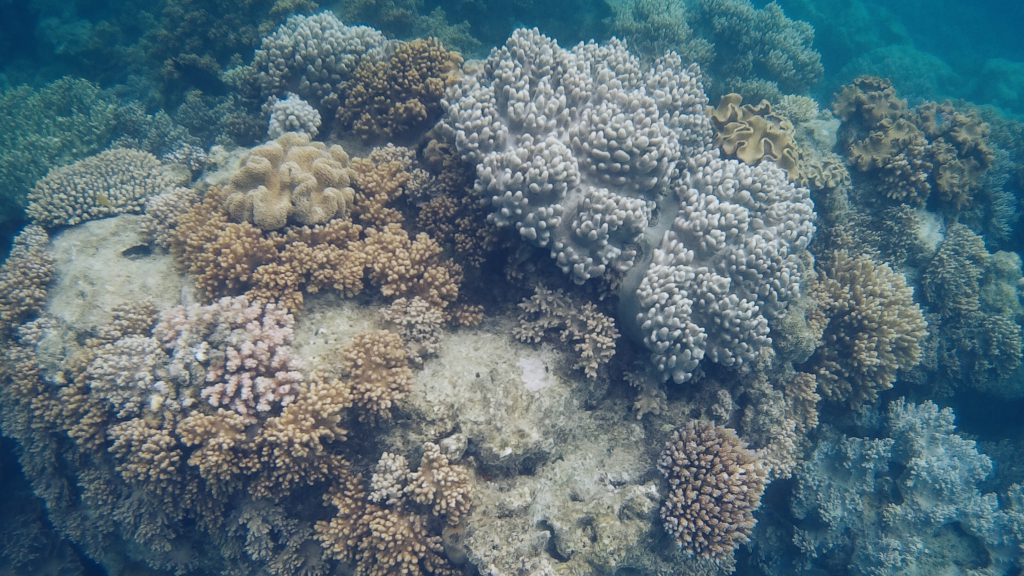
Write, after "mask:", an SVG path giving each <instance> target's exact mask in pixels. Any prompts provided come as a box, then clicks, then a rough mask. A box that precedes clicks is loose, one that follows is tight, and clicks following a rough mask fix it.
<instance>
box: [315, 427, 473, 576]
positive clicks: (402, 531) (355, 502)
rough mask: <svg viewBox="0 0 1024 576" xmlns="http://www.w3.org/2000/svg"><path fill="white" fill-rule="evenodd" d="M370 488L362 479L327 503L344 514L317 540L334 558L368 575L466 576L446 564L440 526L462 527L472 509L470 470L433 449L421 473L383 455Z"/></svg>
mask: <svg viewBox="0 0 1024 576" xmlns="http://www.w3.org/2000/svg"><path fill="white" fill-rule="evenodd" d="M369 487H370V488H371V490H370V491H369V492H367V490H366V488H365V487H364V486H363V480H362V479H361V478H359V477H358V476H354V477H352V478H350V479H349V480H348V482H347V483H346V484H345V485H344V486H338V487H337V488H335V489H334V490H332V491H330V492H328V493H327V494H326V495H325V496H324V501H325V503H326V504H327V505H329V506H333V507H334V508H336V509H337V511H338V512H337V515H336V516H334V517H333V518H332V519H331V520H328V521H320V522H317V524H316V535H317V538H318V539H319V540H320V541H321V542H322V543H323V545H324V547H325V548H326V549H327V551H328V553H329V554H330V555H332V556H334V557H336V558H338V559H341V560H345V561H347V562H350V563H352V564H353V565H354V566H355V572H356V574H366V575H367V576H385V575H388V574H407V575H410V576H416V575H423V576H427V575H442V576H443V575H452V576H454V575H455V574H457V573H458V572H457V571H456V570H455V568H454V567H453V566H452V565H451V564H450V563H449V562H448V560H447V558H446V557H445V551H444V544H443V543H442V540H441V535H440V533H439V527H438V526H437V525H438V524H440V523H441V522H444V523H447V524H449V525H456V524H458V523H459V520H460V519H461V517H462V516H463V515H464V514H466V512H467V511H468V510H469V504H470V473H469V470H467V469H466V468H464V467H462V466H458V465H453V464H451V463H450V462H449V460H448V458H447V457H446V456H445V455H444V454H442V453H441V451H440V449H439V447H438V446H437V445H436V444H433V443H427V444H425V445H424V446H423V456H422V459H421V460H420V465H419V468H418V469H417V470H415V471H412V470H410V469H409V465H408V462H407V461H406V459H405V458H403V457H402V456H400V455H397V454H393V453H389V452H385V453H383V454H382V455H381V457H380V460H379V461H378V462H377V466H376V467H375V468H374V472H373V475H372V477H371V478H370V481H369Z"/></svg>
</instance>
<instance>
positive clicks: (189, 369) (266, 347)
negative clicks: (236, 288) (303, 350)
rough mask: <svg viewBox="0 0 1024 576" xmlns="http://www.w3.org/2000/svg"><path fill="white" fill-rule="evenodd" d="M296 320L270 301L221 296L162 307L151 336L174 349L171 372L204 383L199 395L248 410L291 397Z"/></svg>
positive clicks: (296, 368)
mask: <svg viewBox="0 0 1024 576" xmlns="http://www.w3.org/2000/svg"><path fill="white" fill-rule="evenodd" d="M294 322H295V320H294V319H293V318H292V316H291V315H290V314H288V313H287V312H285V311H284V310H282V309H281V308H279V307H278V306H277V305H276V304H273V303H268V304H260V303H257V302H250V301H249V300H248V299H246V298H245V297H244V296H243V297H237V298H221V299H220V300H218V301H216V302H214V303H213V304H211V305H209V306H201V307H192V308H185V307H181V306H179V307H176V308H171V309H170V310H166V311H164V312H163V313H162V314H161V317H160V323H159V324H157V325H156V327H154V329H153V338H154V339H156V341H157V342H159V343H160V344H161V345H162V346H163V348H164V349H165V350H167V351H168V352H171V351H173V355H172V356H171V358H170V363H171V372H172V373H175V372H177V373H189V374H192V375H193V377H195V378H197V379H198V380H200V381H202V382H204V383H205V386H204V387H203V388H202V390H200V392H199V396H200V397H201V398H202V399H203V400H206V401H207V402H208V403H209V404H210V405H211V406H214V407H221V406H223V407H229V408H231V409H232V410H234V411H235V412H238V413H239V414H242V415H246V414H250V413H252V412H254V411H256V412H269V411H271V410H273V409H276V408H278V407H280V406H287V405H288V404H289V403H291V402H292V401H293V400H295V394H296V391H297V390H298V388H299V387H300V386H301V384H302V379H303V377H302V372H301V371H300V369H301V366H300V364H299V360H298V359H297V358H296V357H295V356H294V355H293V354H292V352H291V348H290V344H291V339H292V327H293V325H294Z"/></svg>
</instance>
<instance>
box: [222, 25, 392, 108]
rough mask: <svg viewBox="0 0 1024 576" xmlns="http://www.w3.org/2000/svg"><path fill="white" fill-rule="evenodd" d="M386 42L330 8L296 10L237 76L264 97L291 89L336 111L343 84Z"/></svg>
mask: <svg viewBox="0 0 1024 576" xmlns="http://www.w3.org/2000/svg"><path fill="white" fill-rule="evenodd" d="M386 44H387V40H385V38H384V36H383V35H382V34H381V33H380V32H377V31H376V30H374V29H372V28H368V27H366V26H346V25H344V24H342V22H341V21H340V20H338V18H337V17H336V16H334V14H332V13H330V12H321V13H319V14H314V15H312V16H302V15H295V16H291V17H289V18H288V20H286V21H285V22H284V24H282V25H281V26H280V27H278V28H277V30H275V31H274V33H273V34H271V35H269V36H267V37H265V38H263V40H262V41H261V42H260V46H259V48H257V49H256V54H255V56H253V60H252V63H251V64H249V65H248V66H246V67H243V68H240V69H236V70H234V71H232V72H231V74H230V76H232V79H231V81H232V82H234V83H236V84H238V85H240V86H241V87H243V88H244V87H249V89H251V90H255V92H256V93H257V94H258V98H259V99H260V100H261V101H266V100H267V99H269V98H271V97H272V96H283V95H284V94H285V93H286V92H291V93H294V94H296V95H298V96H299V98H302V99H303V100H305V101H306V102H308V103H309V104H311V105H312V106H313V107H314V108H316V109H317V110H319V111H320V112H321V113H322V114H328V113H330V115H333V110H335V109H337V108H338V106H339V105H340V104H341V102H342V100H343V97H344V95H343V94H341V93H340V92H339V90H340V89H341V85H342V84H343V83H344V82H345V81H346V80H348V79H349V78H350V77H351V76H352V74H353V73H354V72H355V70H356V68H357V67H358V66H359V63H360V62H361V61H362V59H363V58H364V56H366V55H367V54H368V53H369V52H371V51H375V50H377V51H379V50H381V49H383V48H384V47H385V45H386ZM330 115H328V116H326V117H330Z"/></svg>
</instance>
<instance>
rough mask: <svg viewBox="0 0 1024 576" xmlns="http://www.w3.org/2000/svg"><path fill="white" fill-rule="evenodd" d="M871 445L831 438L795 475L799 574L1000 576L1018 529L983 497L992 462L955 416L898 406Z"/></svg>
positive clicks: (990, 497) (929, 407)
mask: <svg viewBox="0 0 1024 576" xmlns="http://www.w3.org/2000/svg"><path fill="white" fill-rule="evenodd" d="M877 428H878V429H877V430H872V431H871V434H870V435H869V436H868V437H850V436H844V435H842V434H839V433H837V432H835V431H830V432H829V434H827V435H826V437H825V438H824V439H823V441H822V442H819V443H818V446H817V448H816V449H815V451H814V452H813V453H812V454H811V456H810V457H809V459H808V460H807V462H806V463H804V464H803V465H801V467H800V469H799V470H798V472H797V475H796V479H797V483H796V487H795V489H794V492H793V498H792V509H793V514H794V516H795V519H796V525H795V528H794V534H793V542H794V543H795V544H796V545H797V548H798V549H799V555H798V556H797V558H796V559H795V565H794V566H791V567H787V568H783V569H782V570H781V571H779V572H773V573H780V574H781V573H793V571H796V572H805V571H808V570H812V569H824V570H842V571H844V572H848V573H850V574H893V573H902V574H928V573H933V572H934V571H936V570H945V569H949V568H950V567H952V566H956V569H957V570H962V571H963V572H964V573H967V574H979V575H980V574H999V573H1002V572H1003V571H1005V570H1006V569H1008V567H1009V566H1010V565H1011V564H1012V562H1013V560H1012V558H1013V557H1014V556H1015V554H1014V553H1013V552H1012V550H1013V549H1014V548H1015V547H1017V546H1020V532H1019V529H1020V524H1019V522H1020V520H1019V518H1014V517H1013V516H1012V515H1011V514H1010V513H1008V512H1007V511H1004V510H1001V509H1000V507H999V501H998V499H997V495H996V494H994V493H983V492H982V488H981V486H982V483H983V482H984V481H985V479H986V478H987V477H988V475H989V474H990V472H991V470H992V462H991V460H990V459H989V458H988V457H987V456H985V455H984V454H980V453H979V452H978V450H977V448H976V447H975V443H974V442H973V441H971V440H966V439H964V438H962V437H960V436H959V435H957V433H956V429H955V427H954V425H953V412H952V411H951V410H949V409H948V408H947V409H940V408H939V407H937V406H936V405H935V404H932V403H931V402H925V403H922V404H912V403H909V402H905V401H904V400H902V399H900V400H896V401H895V402H892V403H891V404H890V405H889V407H888V409H887V411H886V414H885V415H884V417H883V418H882V419H881V422H879V424H878V426H877Z"/></svg>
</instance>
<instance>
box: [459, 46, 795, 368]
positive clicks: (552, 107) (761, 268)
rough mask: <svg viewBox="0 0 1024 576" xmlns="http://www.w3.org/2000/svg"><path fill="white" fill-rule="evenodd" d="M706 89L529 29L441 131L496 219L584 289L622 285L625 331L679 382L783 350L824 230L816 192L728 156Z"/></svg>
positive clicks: (491, 61) (686, 72) (684, 77)
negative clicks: (777, 337)
mask: <svg viewBox="0 0 1024 576" xmlns="http://www.w3.org/2000/svg"><path fill="white" fill-rule="evenodd" d="M699 76H700V73H699V70H698V69H697V68H696V67H695V66H690V67H684V66H683V65H682V62H681V61H680V59H679V57H678V56H677V55H675V54H673V53H669V54H666V55H665V56H664V57H663V58H660V59H658V60H657V61H656V62H655V63H654V65H653V66H652V67H650V68H647V69H645V68H644V67H643V66H642V65H641V63H640V61H639V60H638V59H636V58H635V57H634V56H632V55H631V54H630V53H629V52H628V51H627V50H626V48H625V46H624V45H622V44H621V43H620V42H618V41H615V40H612V41H611V42H610V43H608V44H607V45H598V44H594V43H587V44H580V45H578V46H576V47H574V48H573V49H571V50H564V49H562V48H560V47H559V46H558V44H557V43H556V42H555V41H554V40H552V39H550V38H547V37H546V36H544V35H542V34H540V32H538V31H537V30H522V29H521V30H517V31H515V32H514V33H513V34H512V36H511V38H510V39H509V40H508V42H507V43H506V44H505V46H503V47H501V48H498V49H495V50H494V51H492V53H491V55H490V57H489V58H488V59H487V60H486V61H485V62H484V64H483V66H482V68H481V69H480V70H479V71H478V72H477V73H475V74H467V75H466V76H465V77H464V78H463V79H462V81H461V82H460V83H459V84H456V85H455V86H453V87H452V88H451V89H450V90H449V92H448V95H447V98H446V100H445V106H446V109H447V117H446V119H445V121H444V123H443V126H444V129H445V131H446V132H447V133H448V134H449V137H450V138H451V139H452V140H453V141H454V142H455V145H456V147H457V149H458V151H459V152H460V154H461V155H462V156H463V158H464V159H466V160H467V161H469V162H471V163H473V164H475V165H476V170H477V179H476V184H475V187H474V191H475V193H476V194H477V195H478V196H480V197H481V199H482V201H484V202H486V203H489V205H490V207H491V215H490V218H491V220H492V221H493V222H494V223H495V224H497V225H498V226H499V227H505V228H511V229H514V230H515V231H516V232H517V233H518V235H519V236H520V237H521V238H522V240H524V241H525V242H527V243H529V244H532V245H535V246H538V247H541V248H547V249H549V250H550V252H551V256H552V258H553V259H554V260H555V262H556V264H557V265H558V266H559V267H560V268H561V269H562V271H563V272H565V273H566V274H568V275H569V276H570V277H571V278H572V279H573V280H574V281H575V282H577V283H583V282H586V281H588V280H592V279H595V278H601V279H608V280H611V281H612V283H613V284H614V285H616V286H618V287H619V288H618V294H619V296H620V302H621V304H620V310H619V321H620V322H622V324H623V329H624V331H626V332H627V333H630V334H631V336H632V337H633V338H634V339H636V340H639V341H642V342H643V343H644V345H645V346H646V347H647V348H649V349H650V350H651V352H652V359H653V361H654V363H655V365H656V366H657V367H658V369H659V372H660V373H661V374H662V376H663V377H666V378H668V377H671V378H673V379H674V380H675V381H677V382H683V381H686V380H689V379H690V378H691V377H692V376H693V375H694V374H695V373H696V371H697V369H698V365H699V364H700V362H701V361H702V360H703V359H704V358H708V359H709V360H711V361H712V362H716V363H719V364H723V365H727V366H737V367H738V366H740V365H741V364H743V363H744V362H748V361H750V360H752V359H753V358H755V357H756V356H757V354H759V353H760V352H761V350H763V349H764V348H765V347H766V346H767V345H768V344H770V342H771V340H770V338H769V335H768V331H769V327H768V321H769V319H771V318H772V317H775V316H778V315H780V314H782V313H783V312H784V310H785V307H786V304H787V302H788V301H789V300H790V299H792V298H793V297H794V296H795V295H796V294H797V293H798V292H799V287H800V277H801V273H802V264H801V260H802V258H803V254H805V250H806V247H807V244H808V243H809V241H810V237H811V235H812V234H813V231H814V223H813V219H814V213H813V207H812V204H811V201H810V199H809V195H808V192H807V190H806V189H803V188H798V187H796V186H794V185H793V184H792V183H790V182H789V181H788V180H787V179H786V176H785V174H784V173H783V172H782V171H781V170H780V169H779V168H777V167H776V166H775V165H774V164H772V163H771V162H764V163H762V164H760V165H758V166H755V167H749V166H744V165H742V164H740V163H738V162H737V161H735V160H731V159H723V158H721V157H720V156H719V152H718V150H717V149H716V148H715V146H714V132H713V129H712V127H711V125H710V121H709V119H708V116H707V114H706V112H705V107H706V105H707V97H706V96H705V94H704V90H703V87H702V86H701V83H700V81H699Z"/></svg>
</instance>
